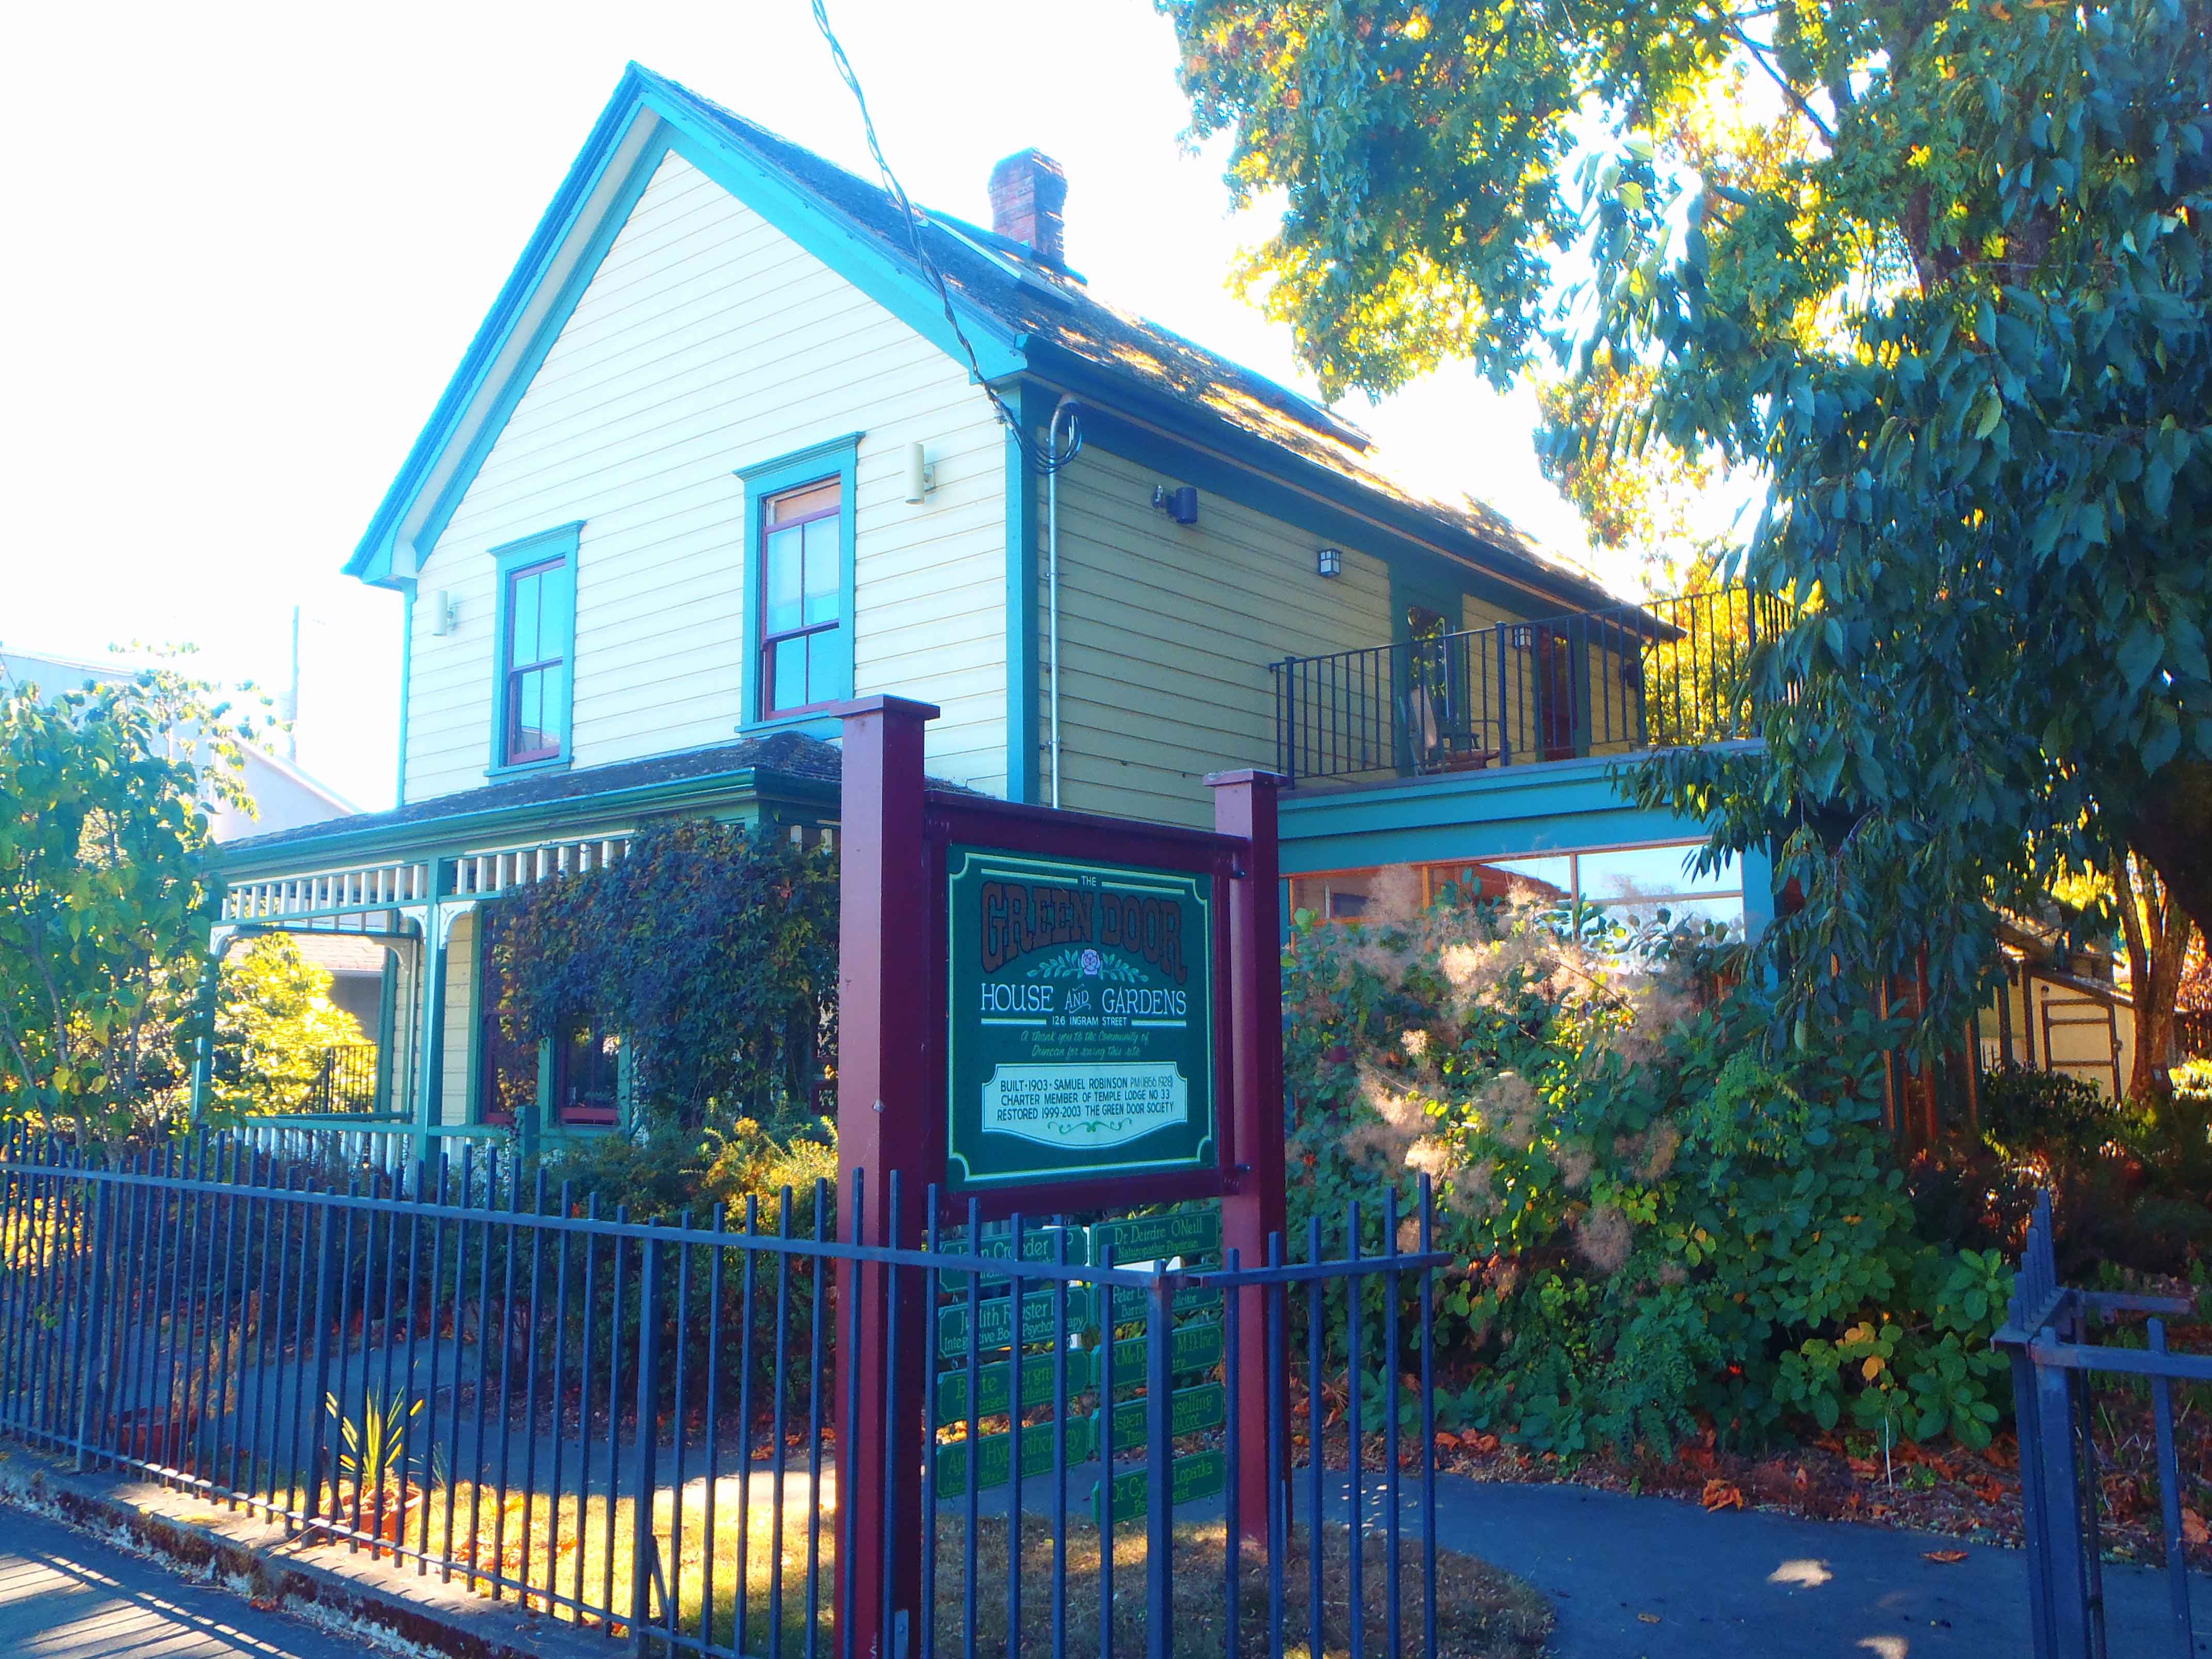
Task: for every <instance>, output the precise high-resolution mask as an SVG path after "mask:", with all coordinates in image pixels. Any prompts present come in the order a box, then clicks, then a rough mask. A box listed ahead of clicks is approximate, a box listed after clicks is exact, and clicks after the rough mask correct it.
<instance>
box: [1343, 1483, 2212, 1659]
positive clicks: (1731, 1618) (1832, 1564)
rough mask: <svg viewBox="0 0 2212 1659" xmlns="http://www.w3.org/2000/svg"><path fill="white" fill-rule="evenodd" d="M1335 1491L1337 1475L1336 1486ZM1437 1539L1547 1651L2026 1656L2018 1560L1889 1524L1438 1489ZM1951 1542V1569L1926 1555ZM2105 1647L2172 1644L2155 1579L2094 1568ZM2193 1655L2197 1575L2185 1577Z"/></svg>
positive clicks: (2204, 1646) (2209, 1591)
mask: <svg viewBox="0 0 2212 1659" xmlns="http://www.w3.org/2000/svg"><path fill="white" fill-rule="evenodd" d="M1338 1484H1339V1489H1340V1490H1341V1487H1342V1482H1341V1481H1340V1482H1339V1483H1338ZM1437 1500H1438V1501H1437V1541H1438V1542H1439V1543H1440V1544H1443V1546H1445V1547H1447V1548H1450V1549H1457V1550H1465V1551H1467V1552H1468V1553H1470V1554H1474V1555H1479V1556H1481V1557H1482V1558H1484V1559H1486V1560H1488V1561H1492V1562H1494V1563H1495V1564H1496V1565H1498V1566H1501V1567H1504V1568H1505V1569H1506V1570H1507V1571H1510V1572H1516V1573H1518V1574H1520V1575H1521V1576H1522V1577H1523V1578H1526V1579H1527V1580H1528V1582H1529V1583H1532V1584H1534V1586H1535V1587H1536V1588H1537V1589H1540V1590H1541V1591H1543V1592H1544V1594H1545V1595H1547V1596H1549V1597H1550V1598H1551V1600H1552V1604H1553V1607H1556V1608H1557V1609H1558V1610H1559V1629H1558V1632H1557V1633H1556V1634H1555V1636H1554V1638H1553V1646H1554V1649H1555V1650H1556V1651H1557V1652H1558V1654H1559V1659H1712V1656H1720V1655H1739V1654H1741V1655H1747V1656H1749V1655H1759V1656H1764V1655H1779V1656H1786V1659H1831V1656H1835V1659H1868V1656H1869V1655H1871V1656H1873V1659H2016V1656H2019V1655H2022V1654H2026V1653H2027V1652H2028V1651H2029V1645H2028V1628H2027V1563H2026V1560H2025V1559H2024V1558H2023V1557H2022V1556H2021V1553H2020V1552H2019V1551H2018V1550H2010V1549H2001V1548H1996V1547H1990V1546H1985V1545H1980V1544H1967V1543H1961V1542H1960V1541H1959V1540H1957V1539H1952V1538H1942V1537H1936V1536H1932V1535H1930V1534H1925V1533H1915V1532H1905V1531H1901V1530H1899V1529H1898V1528H1891V1527H1879V1526H1871V1525H1863V1524H1855V1523H1850V1522H1820V1521H1799V1520H1795V1519H1792V1518H1790V1516H1778V1515H1765V1514H1759V1513H1757V1512H1748V1513H1747V1512H1741V1511H1722V1512H1720V1513H1717V1514H1710V1515H1709V1514H1707V1513H1706V1512H1705V1510H1702V1509H1699V1507H1697V1506H1696V1505H1695V1504H1685V1503H1680V1502H1677V1501H1674V1500H1673V1499H1669V1498H1629V1497H1626V1496H1623V1495H1621V1494H1620V1493H1615V1492H1594V1491H1591V1490H1589V1488H1587V1487H1583V1486H1490V1485H1484V1484H1480V1483H1477V1482H1474V1481H1468V1480H1453V1479H1449V1478H1446V1479H1443V1480H1438V1481H1437ZM1954 1549H1964V1550H1965V1551H1966V1559H1965V1560H1963V1561H1960V1562H1958V1563H1955V1564H1949V1565H1947V1564H1942V1563H1938V1562H1934V1561H1930V1560H1929V1559H1927V1555H1926V1553H1927V1552H1928V1551H1930V1550H1946V1551H1948V1550H1954ZM2104 1577H2105V1596H2106V1607H2107V1610H2108V1611H2107V1614H2106V1617H2107V1621H2108V1625H2107V1634H2108V1636H2109V1638H2110V1644H2111V1651H2112V1654H2113V1655H2115V1656H2120V1655H2130V1656H2132V1655H2142V1656H2144V1659H2150V1656H2157V1659H2169V1656H2175V1659H2178V1650H2177V1649H2176V1647H2175V1644H2174V1637H2173V1634H2172V1632H2173V1626H2172V1614H2171V1613H2170V1611H2169V1607H2170V1603H2169V1601H2168V1599H2167V1596H2168V1592H2167V1589H2166V1576H2165V1574H2164V1573H2163V1572H2160V1571H2153V1570H2151V1569H2148V1568H2143V1567H2119V1566H2109V1565H2108V1566H2106V1568H2105V1574H2104ZM2192 1588H2193V1589H2194V1591H2195V1599H2196V1615H2197V1616H2196V1635H2197V1652H2198V1653H2199V1654H2212V1580H2207V1579H2206V1578H2205V1577H2203V1576H2202V1575H2197V1576H2196V1577H2195V1579H2194V1582H2193V1585H2192Z"/></svg>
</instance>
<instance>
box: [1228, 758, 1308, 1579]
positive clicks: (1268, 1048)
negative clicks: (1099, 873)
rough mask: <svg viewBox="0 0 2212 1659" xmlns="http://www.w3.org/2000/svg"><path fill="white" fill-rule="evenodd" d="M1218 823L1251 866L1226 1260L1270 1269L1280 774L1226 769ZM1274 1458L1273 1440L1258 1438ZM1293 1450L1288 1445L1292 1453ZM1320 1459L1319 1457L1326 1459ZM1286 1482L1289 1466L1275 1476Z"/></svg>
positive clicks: (1252, 1380) (1243, 1495)
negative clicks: (1268, 1445)
mask: <svg viewBox="0 0 2212 1659" xmlns="http://www.w3.org/2000/svg"><path fill="white" fill-rule="evenodd" d="M1281 782H1282V780H1281V779H1280V778H1279V777H1278V776H1277V775H1275V774H1274V773H1273V772H1249V771H1248V772H1216V773H1214V774H1213V775H1212V776H1210V777H1208V778H1207V779H1206V787H1209V788H1211V789H1212V791H1213V827H1214V829H1215V830H1216V831H1217V832H1218V833H1219V834H1221V835H1225V836H1235V837H1236V838H1237V840H1239V841H1242V842H1243V843H1244V844H1245V853H1244V864H1243V870H1242V871H1241V872H1240V873H1239V874H1238V876H1237V880H1236V882H1235V883H1234V884H1232V885H1231V888H1230V893H1229V936H1230V947H1229V948H1230V960H1231V963H1232V971H1231V975H1230V981H1229V986H1230V990H1229V996H1230V1006H1231V1013H1230V1019H1229V1030H1230V1031H1231V1034H1232V1035H1231V1049H1230V1069H1231V1078H1232V1079H1233V1081H1232V1082H1231V1087H1230V1096H1229V1111H1230V1118H1231V1136H1232V1144H1233V1145H1234V1146H1236V1147H1237V1149H1238V1151H1237V1157H1238V1159H1239V1163H1238V1164H1237V1168H1235V1169H1233V1170H1230V1171H1229V1172H1228V1175H1229V1179H1228V1181H1227V1182H1226V1183H1225V1186H1224V1189H1223V1192H1222V1196H1221V1248H1222V1252H1223V1259H1224V1260H1226V1259H1227V1255H1228V1252H1229V1251H1231V1250H1234V1251H1236V1252H1237V1261H1238V1264H1239V1265H1240V1266H1242V1267H1266V1266H1267V1241H1268V1239H1269V1238H1271V1237H1275V1236H1276V1235H1278V1234H1279V1233H1280V1232H1282V1231H1283V1229H1284V1226H1285V1221H1286V1218H1285V1207H1286V1205H1287V1202H1288V1200H1287V1198H1286V1196H1285V1190H1284V1179H1283V974H1282V962H1283V947H1282V937H1283V935H1282V906H1283V900H1282V887H1281V881H1280V876H1279V859H1278V856H1277V850H1276V840H1275V791H1276V789H1277V788H1278V787H1279V786H1280V784H1281ZM1250 1301H1251V1304H1252V1305H1251V1306H1250V1307H1249V1309H1247V1310H1244V1311H1243V1315H1242V1316H1241V1317H1240V1318H1239V1319H1238V1321H1237V1383H1238V1394H1239V1396H1240V1397H1239V1399H1238V1401H1237V1413H1238V1421H1240V1422H1243V1423H1265V1422H1266V1421H1267V1317H1266V1311H1265V1304H1264V1302H1263V1300H1262V1298H1261V1297H1258V1296H1256V1295H1255V1296H1253V1297H1250ZM1246 1445H1247V1446H1254V1445H1256V1446H1257V1448H1258V1449H1259V1451H1260V1452H1261V1453H1262V1454H1264V1452H1265V1449H1266V1437H1265V1436H1264V1435H1261V1436H1256V1437H1253V1438H1252V1439H1250V1440H1248V1441H1247V1442H1246ZM1285 1449H1286V1450H1287V1448H1285ZM1316 1455H1319V1454H1318V1453H1316ZM1287 1473H1288V1471H1287V1470H1278V1471H1273V1474H1274V1475H1275V1477H1276V1478H1278V1479H1279V1478H1281V1477H1282V1476H1283V1475H1285V1474H1287ZM1270 1474H1271V1471H1270V1470H1269V1469H1268V1468H1267V1458H1266V1456H1265V1455H1250V1454H1249V1453H1248V1455H1246V1456H1245V1458H1244V1459H1243V1465H1242V1467H1240V1468H1234V1469H1231V1471H1230V1472H1229V1478H1230V1479H1231V1480H1234V1481H1236V1482H1237V1516H1238V1519H1239V1522H1240V1530H1241V1531H1243V1534H1244V1535H1245V1536H1246V1537H1247V1538H1249V1539H1254V1540H1260V1539H1264V1538H1265V1537H1266V1536H1267V1481H1268V1479H1269V1476H1270Z"/></svg>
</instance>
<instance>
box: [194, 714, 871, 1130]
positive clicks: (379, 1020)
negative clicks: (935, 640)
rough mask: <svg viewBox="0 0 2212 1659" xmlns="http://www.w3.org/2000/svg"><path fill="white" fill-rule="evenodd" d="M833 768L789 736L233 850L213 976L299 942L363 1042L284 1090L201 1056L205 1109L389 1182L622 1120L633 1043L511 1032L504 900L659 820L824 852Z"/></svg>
mask: <svg viewBox="0 0 2212 1659" xmlns="http://www.w3.org/2000/svg"><path fill="white" fill-rule="evenodd" d="M836 766H837V757H836V751H835V750H831V749H829V747H828V745H826V744H820V743H817V742H816V741H815V740H813V739H811V738H801V737H799V736H797V735H796V734H782V735H779V736H778V737H776V738H769V739H752V740H748V741H745V742H742V743H738V744H725V745H720V746H718V747H715V748H713V749H708V750H693V751H688V752H686V753H684V754H681V755H675V756H664V757H654V758H653V759H650V760H646V761H638V762H629V763H617V764H614V765H610V766H604V767H595V768H589V769H579V770H577V771H575V772H573V773H570V774H567V775H556V776H555V777H552V778H550V779H530V780H524V781H516V782H507V783H499V784H492V785H488V786H487V787H484V788H483V789H477V790H470V791H465V792H462V793H458V794H454V795H451V796H446V797H441V798H438V799H432V800H428V801H424V802H421V803H415V804H410V805H405V806H402V807H399V808H396V809H394V810H392V811H389V812H380V813H373V814H364V815H362V816H361V817H354V818H348V819H339V820H336V821H334V822H333V823H327V824H322V825H316V826H312V827H310V828H308V829H301V830H296V831H286V832H281V833H279V834H276V835H272V836H257V837H254V838H252V839H251V840H247V841H242V842H234V843H233V844H232V845H231V846H230V847H229V848H226V849H225V853H224V860H225V865H226V873H227V875H228V881H227V884H226V888H225V892H224V897H223V902H222V911H221V915H220V916H219V918H218V921H217V922H216V926H215V927H214V928H213V930H212V941H211V942H212V944H213V946H214V950H213V957H214V959H215V960H216V961H217V962H221V961H222V960H223V959H225V958H226V957H228V956H230V955H231V954H232V953H233V952H234V951H238V950H240V949H241V948H242V947H243V946H244V945H245V944H246V942H247V941H249V940H251V939H254V938H257V937H259V936H262V935H266V934H272V933H277V934H283V935H285V936H286V937H288V938H289V939H292V940H293V941H295V944H296V945H297V946H298V947H299V950H300V954H301V957H303V958H305V959H306V960H307V962H308V963H310V964H311V965H313V966H317V967H319V968H323V969H325V970H326V971H329V972H331V974H332V978H333V983H332V986H331V993H330V994H331V1000H332V1001H333V1002H334V1003H336V1004H337V1005H338V1006H342V1007H344V1008H346V1009H347V1010H348V1011H349V1012H353V1013H354V1015H355V1018H356V1020H357V1021H358V1023H359V1024H360V1027H361V1032H362V1041H361V1042H341V1043H334V1044H331V1045H330V1046H329V1048H327V1049H325V1050H324V1051H321V1052H319V1053H318V1054H314V1055H313V1056H309V1057H307V1060H304V1061H303V1060H301V1059H300V1058H299V1057H297V1056H295V1057H293V1059H292V1060H291V1062H290V1063H289V1065H288V1066H286V1067H284V1068H283V1072H282V1074H281V1076H278V1075H268V1074H264V1073H261V1072H258V1071H257V1066H256V1061H255V1057H254V1056H253V1055H252V1054H240V1053H217V1052H212V1051H204V1052H203V1053H202V1054H199V1055H198V1056H197V1065H196V1067H195V1072H194V1079H193V1084H194V1086H193V1102H194V1108H195V1110H196V1112H203V1113H204V1111H205V1110H206V1109H208V1108H209V1107H210V1105H212V1104H214V1103H216V1102H218V1101H219V1100H222V1099H231V1100H242V1101H243V1102H244V1103H245V1127H246V1131H247V1133H248V1134H249V1136H250V1138H252V1139H255V1140H257V1141H258V1142H262V1143H266V1149H267V1150H270V1151H277V1150H283V1149H284V1148H285V1146H287V1145H288V1144H289V1142H290V1141H294V1140H296V1141H298V1142H299V1143H300V1146H302V1147H304V1146H307V1145H309V1144H310V1143H312V1144H314V1145H317V1146H323V1147H325V1148H328V1147H330V1146H332V1145H333V1144H336V1145H338V1146H341V1147H342V1148H343V1150H344V1152H345V1155H346V1156H347V1157H348V1158H354V1157H355V1156H356V1154H358V1155H359V1157H360V1158H362V1159H363V1160H366V1161H370V1162H374V1163H377V1164H385V1165H391V1166H397V1165H398V1164H401V1163H403V1162H416V1161H420V1160H422V1159H423V1158H428V1157H430V1156H432V1155H433V1154H434V1152H435V1149H436V1148H437V1146H440V1145H441V1144H442V1143H446V1142H449V1141H453V1142H457V1141H461V1140H469V1139H478V1140H481V1139H508V1138H512V1139H514V1140H516V1141H519V1142H520V1143H523V1144H525V1145H529V1144H533V1143H535V1142H537V1141H538V1140H539V1139H543V1138H546V1137H558V1136H561V1135H564V1134H571V1133H588V1132H592V1131H596V1130H600V1129H604V1128H605V1127H610V1126H611V1125H613V1124H616V1123H617V1122H620V1121H624V1120H625V1118H626V1115H627V1109H628V1104H629V1103H628V1097H627V1085H628V1075H629V1066H628V1063H627V1057H626V1056H625V1054H623V1048H622V1044H621V1040H620V1037H619V1035H618V1034H616V1033H612V1032H609V1031H604V1030H599V1029H598V1028H597V1027H596V1025H594V1024H592V1022H589V1021H584V1022H580V1025H579V1030H577V1031H576V1032H574V1033H562V1034H556V1035H555V1036H548V1037H546V1038H544V1039H543V1040H540V1041H536V1042H515V1041H513V1040H511V1039H510V1038H508V1037H507V1035H506V1034H505V1032H504V1031H503V1030H502V1029H501V1022H500V1020H499V1018H498V1016H497V1012H496V1011H497V1009H498V1006H499V1003H500V995H499V987H498V983H497V975H498V967H497V960H496V957H495V953H494V951H493V950H492V948H491V947H492V945H494V943H495V939H496V936H497V931H498V927H499V918H500V915H501V903H502V901H505V900H507V899H510V898H513V897H514V896H517V895H519V894H520V893H522V892H524V891H525V890H528V889H530V888H532V887H535V886H537V885H538V884H542V883H546V882H550V881H555V880H558V879H561V878H566V877H570V876H574V875H581V874H587V873H589V872H593V871H597V870H601V869H605V868H609V867H611V866H615V865H617V864H618V863H620V862H621V860H623V858H624V857H626V856H627V854H629V849H630V847H631V844H632V842H633V839H634V837H635V835H636V833H637V831H638V830H639V829H640V828H641V827H642V826H643V825H645V824H646V823H650V822H651V821H652V820H653V819H654V818H656V817H669V816H671V815H676V814H685V815H691V816H707V817H717V818H723V819H732V820H737V821H741V822H744V823H748V824H751V825H754V826H757V828H759V829H763V830H765V831H766V832H767V833H771V834H775V835H777V836H791V837H793V839H794V840H798V841H799V842H801V843H802V844H805V845H809V846H812V845H816V844H818V843H820V842H823V841H825V840H827V839H829V838H831V837H834V836H835V833H836V831H835V827H834V825H835V818H836V799H837V785H836ZM341 981H348V982H351V983H341Z"/></svg>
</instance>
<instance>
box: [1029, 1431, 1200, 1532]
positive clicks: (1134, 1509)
mask: <svg viewBox="0 0 2212 1659" xmlns="http://www.w3.org/2000/svg"><path fill="white" fill-rule="evenodd" d="M1022 1450H1023V1451H1024V1453H1025V1454H1026V1453H1027V1451H1028V1450H1029V1448H1028V1447H1026V1446H1024V1447H1023V1448H1022ZM1026 1461H1027V1458H1026V1456H1025V1457H1024V1462H1026ZM1048 1467H1049V1466H1048ZM1170 1470H1171V1472H1170V1475H1169V1478H1168V1487H1169V1491H1170V1493H1172V1498H1171V1499H1170V1501H1171V1502H1174V1503H1176V1504H1194V1503H1196V1502H1197V1501H1198V1500H1199V1499H1200V1498H1212V1497H1214V1496H1216V1495H1218V1493H1219V1492H1220V1491H1221V1489H1222V1488H1223V1487H1224V1486H1227V1485H1228V1484H1229V1460H1228V1458H1227V1457H1225V1456H1224V1455H1222V1454H1221V1453H1220V1452H1218V1451H1202V1452H1193V1453H1192V1454H1191V1455H1189V1456H1188V1457H1178V1458H1176V1461H1175V1462H1174V1463H1173V1464H1172V1465H1171V1466H1170ZM1151 1497H1152V1476H1151V1475H1150V1474H1148V1473H1147V1472H1146V1471H1145V1470H1143V1469H1132V1470H1131V1471H1130V1472H1129V1473H1128V1474H1117V1475H1115V1477H1114V1518H1115V1520H1116V1521H1127V1520H1128V1519H1130V1518H1131V1517H1132V1516H1140V1515H1142V1514H1144V1513H1145V1510H1146V1504H1147V1503H1148V1501H1149V1500H1150V1498H1151ZM1098 1507H1099V1505H1098V1488H1097V1487H1096V1486H1093V1487H1091V1515H1092V1516H1094V1517H1096V1516H1097V1513H1098Z"/></svg>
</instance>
